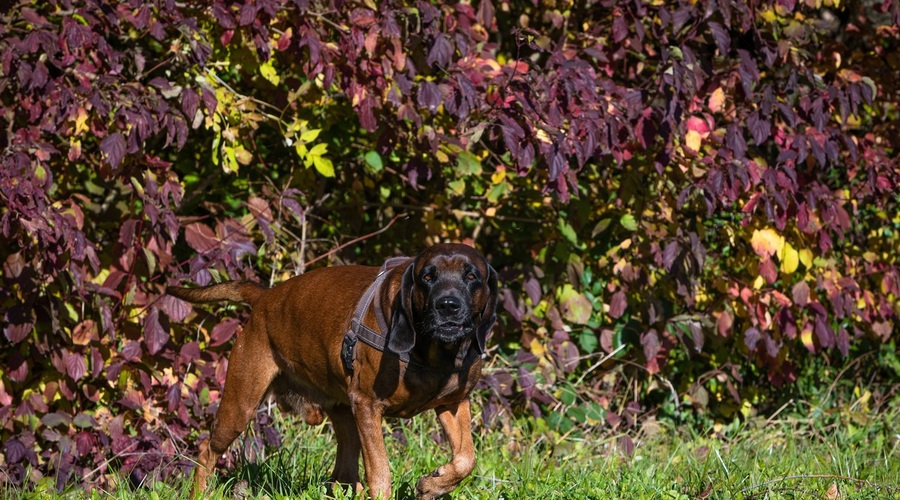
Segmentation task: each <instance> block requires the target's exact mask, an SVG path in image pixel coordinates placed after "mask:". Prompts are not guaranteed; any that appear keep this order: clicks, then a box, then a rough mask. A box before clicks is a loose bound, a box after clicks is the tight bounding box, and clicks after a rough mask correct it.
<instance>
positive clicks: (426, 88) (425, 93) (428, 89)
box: [416, 82, 441, 113]
mask: <svg viewBox="0 0 900 500" xmlns="http://www.w3.org/2000/svg"><path fill="white" fill-rule="evenodd" d="M416 102H417V103H418V104H419V106H421V107H423V108H427V109H428V110H429V111H431V112H432V113H433V112H435V111H437V108H438V106H440V105H441V90H440V89H439V88H438V86H437V85H435V84H434V82H422V84H421V85H419V92H418V95H417V96H416Z"/></svg>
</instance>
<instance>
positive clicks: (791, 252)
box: [781, 242, 800, 274]
mask: <svg viewBox="0 0 900 500" xmlns="http://www.w3.org/2000/svg"><path fill="white" fill-rule="evenodd" d="M799 264H800V255H799V253H798V252H797V250H796V249H795V248H794V247H792V246H791V244H790V243H787V242H785V244H784V247H783V248H782V251H781V272H783V273H787V274H793V273H794V271H796V270H797V266H798V265H799Z"/></svg>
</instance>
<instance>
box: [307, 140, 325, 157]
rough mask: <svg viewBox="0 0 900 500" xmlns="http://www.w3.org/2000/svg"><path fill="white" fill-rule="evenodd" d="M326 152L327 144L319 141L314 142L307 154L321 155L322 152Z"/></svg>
mask: <svg viewBox="0 0 900 500" xmlns="http://www.w3.org/2000/svg"><path fill="white" fill-rule="evenodd" d="M327 152H328V144H325V143H321V142H320V143H319V144H316V145H315V146H313V147H312V149H310V150H309V154H310V155H311V156H322V155H323V154H325V153H327Z"/></svg>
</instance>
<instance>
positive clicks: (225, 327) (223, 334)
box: [209, 318, 241, 346]
mask: <svg viewBox="0 0 900 500" xmlns="http://www.w3.org/2000/svg"><path fill="white" fill-rule="evenodd" d="M240 327H241V322H240V321H238V320H236V319H234V318H227V319H224V320H222V321H221V322H219V324H217V325H216V326H214V327H213V329H212V332H211V333H210V335H209V340H210V345H212V346H217V345H222V344H224V343H225V342H228V341H229V340H231V337H234V335H235V334H236V333H237V332H238V329H240Z"/></svg>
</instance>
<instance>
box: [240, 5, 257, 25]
mask: <svg viewBox="0 0 900 500" xmlns="http://www.w3.org/2000/svg"><path fill="white" fill-rule="evenodd" d="M257 9H259V7H258V6H257V5H256V3H255V2H247V3H245V4H244V5H242V6H241V10H240V12H239V14H238V24H239V25H241V26H247V25H249V24H252V23H253V21H255V20H256V11H257Z"/></svg>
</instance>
